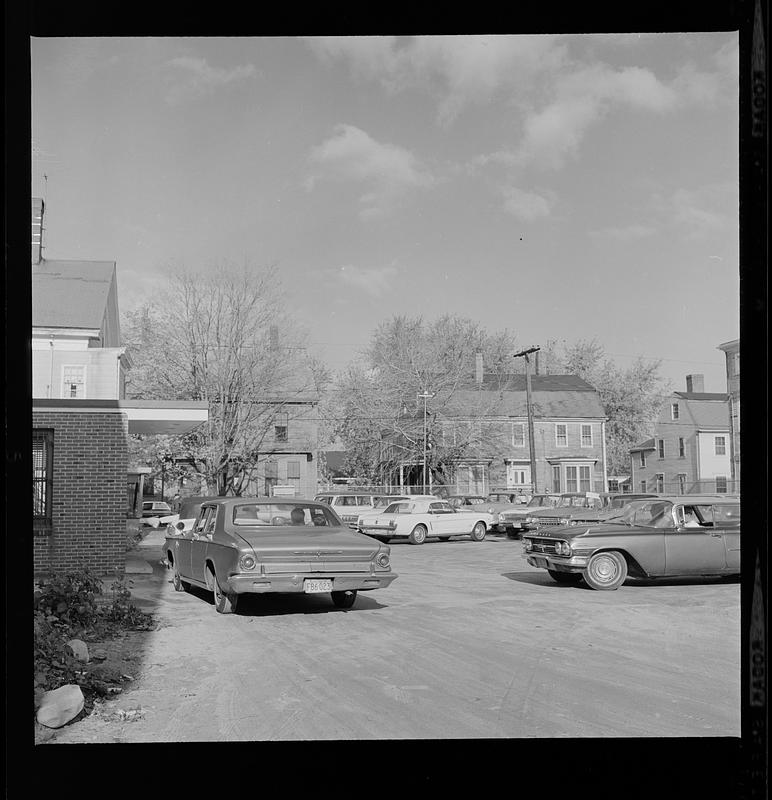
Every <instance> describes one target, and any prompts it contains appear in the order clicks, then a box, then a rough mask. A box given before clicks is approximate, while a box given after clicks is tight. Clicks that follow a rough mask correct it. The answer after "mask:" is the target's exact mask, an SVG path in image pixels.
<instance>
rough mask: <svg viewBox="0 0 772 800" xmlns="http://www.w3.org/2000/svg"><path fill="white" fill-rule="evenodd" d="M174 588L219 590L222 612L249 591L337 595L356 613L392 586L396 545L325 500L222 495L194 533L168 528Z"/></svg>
mask: <svg viewBox="0 0 772 800" xmlns="http://www.w3.org/2000/svg"><path fill="white" fill-rule="evenodd" d="M165 550H166V560H167V565H168V567H169V568H170V569H172V570H173V571H174V588H175V589H176V590H177V591H184V590H187V589H188V588H190V586H191V584H192V585H195V586H198V587H200V588H202V589H208V590H209V591H211V592H213V593H214V600H215V607H216V609H217V611H218V612H220V613H221V614H228V613H230V612H232V611H234V610H235V609H236V606H237V603H238V599H239V597H240V596H241V595H242V594H248V593H254V594H265V593H269V592H276V593H281V592H302V593H305V594H320V593H329V594H330V595H331V597H332V601H333V603H334V604H335V606H337V607H338V608H350V607H351V606H352V605H353V604H354V601H355V600H356V597H357V592H359V591H370V590H372V589H380V588H385V587H387V586H388V585H389V584H390V583H391V582H392V581H393V580H394V579H395V578H396V577H397V575H396V574H395V573H394V572H392V571H391V566H390V548H389V546H388V545H386V544H382V543H379V542H376V541H375V540H374V539H372V538H371V537H369V536H364V535H363V534H361V533H357V532H355V531H352V530H351V529H350V528H349V527H348V526H346V525H344V524H343V522H342V521H341V519H340V517H338V515H337V514H336V513H335V512H334V511H333V510H332V509H331V508H330V507H329V506H328V505H326V504H325V503H319V502H315V501H313V500H301V499H297V498H292V499H289V498H288V499H286V500H284V499H280V498H265V499H263V498H243V497H238V498H236V497H234V498H221V499H218V500H208V501H205V502H204V503H202V505H201V509H200V511H199V513H198V516H197V517H196V520H195V522H194V524H193V528H192V530H190V531H175V529H173V528H170V529H167V535H166V543H165Z"/></svg>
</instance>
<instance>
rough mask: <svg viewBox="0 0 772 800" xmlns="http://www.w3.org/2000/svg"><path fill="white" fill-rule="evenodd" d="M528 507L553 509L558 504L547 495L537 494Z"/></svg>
mask: <svg viewBox="0 0 772 800" xmlns="http://www.w3.org/2000/svg"><path fill="white" fill-rule="evenodd" d="M528 505H529V506H531V507H533V506H548V507H553V506H556V505H557V503H556V502H555V498H554V497H550V496H549V495H546V494H535V495H534V496H533V497H532V498H531V499H530V500H529V501H528Z"/></svg>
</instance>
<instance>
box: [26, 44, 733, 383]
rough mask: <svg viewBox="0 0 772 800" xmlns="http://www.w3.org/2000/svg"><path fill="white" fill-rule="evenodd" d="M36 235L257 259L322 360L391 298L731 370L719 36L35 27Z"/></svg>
mask: <svg viewBox="0 0 772 800" xmlns="http://www.w3.org/2000/svg"><path fill="white" fill-rule="evenodd" d="M30 47H31V66H32V75H31V80H32V147H33V154H32V163H33V174H32V194H33V196H35V197H44V198H45V201H46V212H45V221H44V227H45V231H44V241H43V244H44V257H46V258H49V259H93V260H109V261H116V263H117V269H118V290H119V304H120V307H121V310H122V311H125V310H129V309H131V308H134V307H136V306H137V305H139V304H140V303H142V302H143V301H144V300H146V299H148V298H150V297H152V296H153V294H154V293H155V292H157V291H158V289H159V288H161V287H163V286H164V284H165V282H166V280H167V277H168V275H169V273H170V271H171V270H173V269H176V268H178V267H185V268H188V269H193V270H207V269H211V268H212V266H213V265H215V264H217V263H223V262H231V263H237V264H242V263H247V264H249V265H250V266H251V268H254V269H256V270H259V269H262V268H264V267H267V266H271V265H275V266H276V267H277V268H278V272H279V275H280V276H281V281H282V285H283V286H284V288H285V290H286V293H287V302H288V303H289V304H290V307H292V308H293V309H294V310H295V312H296V315H297V318H298V319H299V320H301V321H302V324H303V325H304V326H305V328H306V329H307V331H308V337H309V352H311V353H312V354H313V355H316V356H318V357H319V358H321V359H322V360H323V361H325V362H326V363H327V364H328V366H329V367H330V369H332V370H338V369H342V368H344V367H345V366H346V364H347V363H349V361H351V360H352V359H353V358H355V357H356V356H357V354H358V353H359V352H361V351H362V349H363V348H364V347H366V346H367V344H368V342H369V340H370V336H371V334H372V332H373V330H374V328H375V327H376V326H377V325H378V323H379V322H381V321H385V320H387V319H389V318H390V317H392V316H394V315H396V314H400V315H408V316H422V317H423V318H424V319H427V320H431V319H435V318H436V317H438V316H440V315H442V314H446V313H452V314H458V315H461V316H464V317H469V318H472V319H474V320H476V321H478V322H479V323H481V324H482V325H484V326H485V327H486V328H488V329H489V330H490V331H496V330H501V329H504V328H506V329H509V330H510V331H511V332H512V333H513V334H514V335H515V336H516V339H517V342H518V345H519V346H523V347H526V346H531V345H537V346H538V345H546V343H547V342H548V341H551V340H558V341H559V340H565V341H566V342H568V343H571V342H575V341H577V340H580V339H584V340H592V339H595V340H597V341H598V342H599V343H600V344H601V345H603V347H604V348H605V351H606V353H607V354H608V355H609V357H611V358H612V359H613V360H614V361H615V362H616V363H617V364H618V365H619V366H620V367H625V366H628V365H629V364H630V363H632V361H633V360H634V359H635V358H636V357H638V356H641V357H643V358H645V359H647V360H661V374H662V375H663V377H664V378H665V379H666V380H668V381H669V382H670V386H671V388H672V389H673V390H685V388H686V382H685V376H686V375H688V374H702V375H704V376H705V391H708V392H724V391H726V373H725V362H724V354H723V352H722V351H720V350H718V349H717V346H718V345H719V344H721V343H723V342H726V341H729V340H732V339H737V338H739V324H740V313H739V208H738V205H739V190H738V182H739V165H738V150H739V135H738V114H739V109H738V35H737V33H736V32H731V31H729V32H713V33H684V34H676V33H654V34H571V35H555V36H551V35H536V36H524V35H513V36H508V35H493V36H472V35H455V36H426V37H389V36H376V37H354V36H351V37H313V38H303V37H252V38H237V37H225V38H214V37H210V38H182V37H181V38H167V37H163V38H162V37H134V38H129V37H127V38H116V37H109V38H33V39H32V40H31V44H30Z"/></svg>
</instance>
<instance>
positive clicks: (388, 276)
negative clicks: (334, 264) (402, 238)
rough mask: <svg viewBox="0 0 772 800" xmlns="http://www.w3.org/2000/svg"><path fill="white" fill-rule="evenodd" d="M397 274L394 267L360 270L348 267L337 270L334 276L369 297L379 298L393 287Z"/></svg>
mask: <svg viewBox="0 0 772 800" xmlns="http://www.w3.org/2000/svg"><path fill="white" fill-rule="evenodd" d="M398 273H399V271H398V270H397V268H396V267H380V268H374V269H361V268H360V267H355V266H351V265H348V266H345V267H341V268H340V269H339V270H337V271H336V272H335V275H336V277H337V279H338V280H339V281H341V282H342V283H345V284H347V285H348V286H353V287H354V288H355V289H361V290H362V291H364V292H366V293H367V294H369V295H370V296H371V297H380V296H381V295H382V294H384V293H385V292H387V291H388V290H389V289H391V288H392V287H393V286H394V282H395V279H396V277H397V275H398Z"/></svg>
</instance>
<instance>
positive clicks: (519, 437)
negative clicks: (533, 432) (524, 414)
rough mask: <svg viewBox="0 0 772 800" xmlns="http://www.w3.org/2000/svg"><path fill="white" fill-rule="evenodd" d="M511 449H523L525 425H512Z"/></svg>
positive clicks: (515, 423)
mask: <svg viewBox="0 0 772 800" xmlns="http://www.w3.org/2000/svg"><path fill="white" fill-rule="evenodd" d="M512 447H525V424H524V423H522V422H513V423H512Z"/></svg>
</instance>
